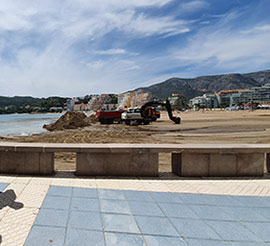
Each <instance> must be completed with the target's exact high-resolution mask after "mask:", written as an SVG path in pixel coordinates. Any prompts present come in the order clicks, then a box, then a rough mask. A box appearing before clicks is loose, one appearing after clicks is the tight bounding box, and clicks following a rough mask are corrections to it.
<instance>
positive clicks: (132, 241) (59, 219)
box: [0, 183, 270, 246]
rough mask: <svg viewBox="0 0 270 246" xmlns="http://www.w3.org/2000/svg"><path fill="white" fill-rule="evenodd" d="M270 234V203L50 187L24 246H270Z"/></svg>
mask: <svg viewBox="0 0 270 246" xmlns="http://www.w3.org/2000/svg"><path fill="white" fill-rule="evenodd" d="M7 185H8V184H6V183H0V191H1V189H5V188H6V187H7ZM18 201H19V200H18ZM269 231H270V198H269V197H250V196H225V195H208V194H183V193H168V192H147V191H125V190H113V189H96V188H77V187H76V188H73V187H62V186H50V188H49V191H48V193H47V195H46V197H45V199H44V201H43V204H42V207H41V209H40V211H39V213H38V216H37V217H36V220H35V222H34V226H33V228H32V230H31V232H30V234H29V236H28V239H27V241H26V244H25V245H52V246H54V245H63V246H66V245H80V246H81V245H82V246H83V245H92V244H93V245H95V246H105V245H106V246H113V245H115V246H135V245H136V246H176V245H177V246H225V245H227V246H270V233H269ZM65 232H66V234H65ZM43 238H44V240H43ZM40 240H43V241H42V242H41V241H40ZM48 240H52V241H49V242H48ZM264 242H267V243H264Z"/></svg>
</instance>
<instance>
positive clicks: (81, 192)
mask: <svg viewBox="0 0 270 246" xmlns="http://www.w3.org/2000/svg"><path fill="white" fill-rule="evenodd" d="M72 196H73V197H88V198H98V193H97V189H94V188H78V187H74V188H73V192H72Z"/></svg>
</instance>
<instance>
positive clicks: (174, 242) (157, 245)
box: [144, 235, 187, 246]
mask: <svg viewBox="0 0 270 246" xmlns="http://www.w3.org/2000/svg"><path fill="white" fill-rule="evenodd" d="M144 238H145V241H146V243H147V245H148V246H165V245H166V246H187V244H185V242H184V241H183V240H182V239H181V238H180V237H164V236H150V235H146V236H144Z"/></svg>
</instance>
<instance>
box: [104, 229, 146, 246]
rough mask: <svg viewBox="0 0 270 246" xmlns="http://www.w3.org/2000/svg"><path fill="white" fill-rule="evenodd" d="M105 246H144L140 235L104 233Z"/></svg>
mask: <svg viewBox="0 0 270 246" xmlns="http://www.w3.org/2000/svg"><path fill="white" fill-rule="evenodd" d="M105 240H106V245H107V246H146V244H145V242H144V240H143V238H142V236H141V235H135V234H124V233H109V232H105Z"/></svg>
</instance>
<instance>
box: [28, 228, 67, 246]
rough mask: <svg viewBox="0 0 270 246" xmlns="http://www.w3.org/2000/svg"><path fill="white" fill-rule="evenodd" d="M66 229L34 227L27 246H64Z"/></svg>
mask: <svg viewBox="0 0 270 246" xmlns="http://www.w3.org/2000/svg"><path fill="white" fill-rule="evenodd" d="M65 233H66V231H65V228H61V227H48V226H38V225H34V226H33V228H32V230H31V232H30V233H29V236H28V238H27V240H26V242H25V246H37V245H38V246H48V245H50V246H64V241H65Z"/></svg>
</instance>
